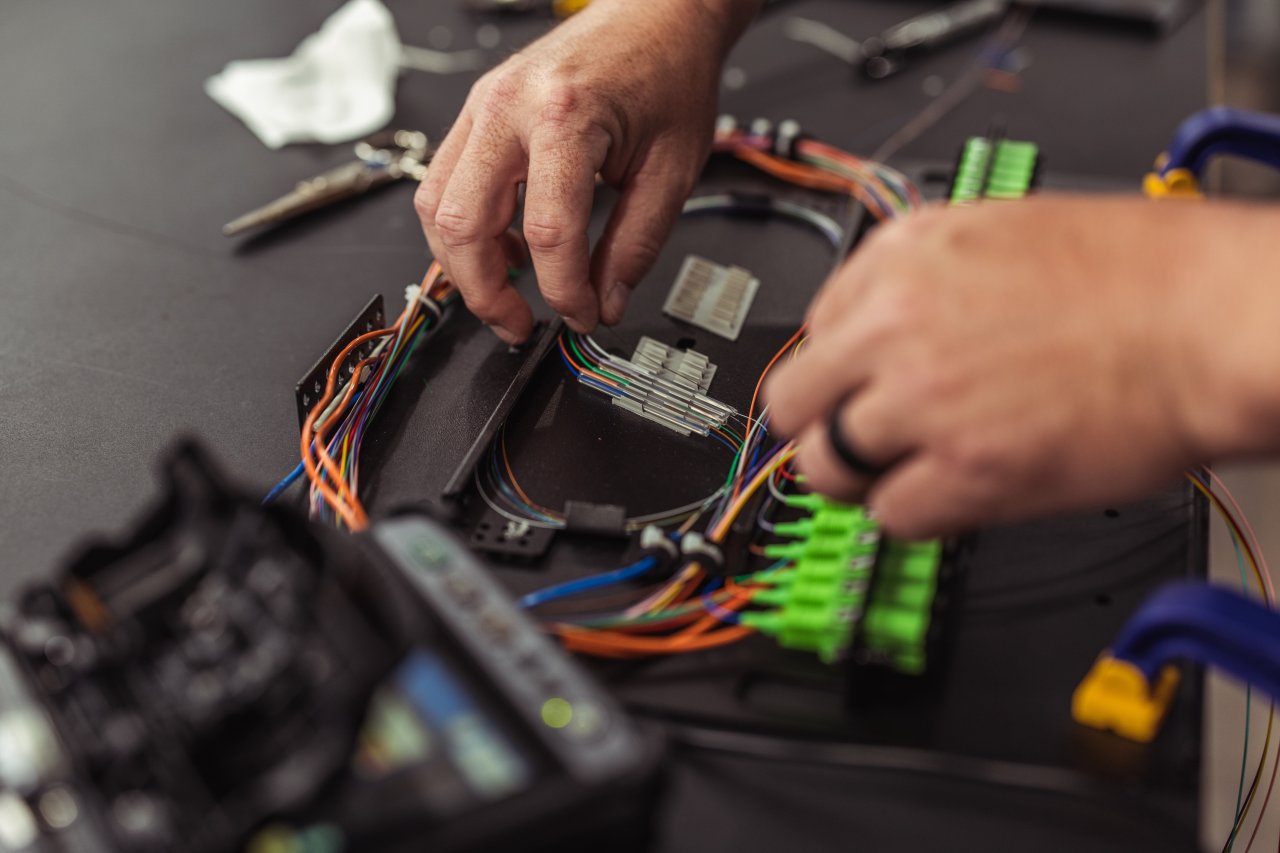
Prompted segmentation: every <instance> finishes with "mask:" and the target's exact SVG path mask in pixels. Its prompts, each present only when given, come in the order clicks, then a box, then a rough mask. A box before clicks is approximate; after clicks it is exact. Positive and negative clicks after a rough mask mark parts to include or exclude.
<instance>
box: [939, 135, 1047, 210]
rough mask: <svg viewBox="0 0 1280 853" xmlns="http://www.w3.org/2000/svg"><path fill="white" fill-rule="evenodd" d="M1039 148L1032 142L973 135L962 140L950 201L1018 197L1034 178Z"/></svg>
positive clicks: (959, 201) (1024, 192)
mask: <svg viewBox="0 0 1280 853" xmlns="http://www.w3.org/2000/svg"><path fill="white" fill-rule="evenodd" d="M1039 157H1040V148H1039V146H1037V145H1036V144H1035V143H1034V142H1017V141H1014V140H1010V139H1001V140H999V141H997V142H994V143H993V142H992V141H991V140H989V139H986V138H985V137H981V136H975V137H973V138H971V139H970V140H969V141H968V142H966V143H965V146H964V149H963V150H962V151H961V152H960V162H959V163H958V164H957V165H956V176H955V181H954V182H953V183H952V185H951V203H952V204H964V203H966V202H973V201H978V200H979V199H984V198H990V199H1016V198H1022V197H1023V196H1025V195H1026V194H1027V193H1028V192H1029V191H1030V190H1031V185H1032V183H1033V182H1034V181H1035V175H1036V165H1037V162H1038V160H1039Z"/></svg>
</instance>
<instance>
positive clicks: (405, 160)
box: [222, 130, 434, 237]
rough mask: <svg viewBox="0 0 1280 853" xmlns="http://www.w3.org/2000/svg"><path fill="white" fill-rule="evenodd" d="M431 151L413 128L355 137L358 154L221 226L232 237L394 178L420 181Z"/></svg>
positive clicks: (429, 160)
mask: <svg viewBox="0 0 1280 853" xmlns="http://www.w3.org/2000/svg"><path fill="white" fill-rule="evenodd" d="M433 153H434V151H433V150H432V148H431V145H430V143H429V142H428V141H427V135H426V134H425V133H420V132H418V131H416V130H397V131H392V132H388V133H381V134H378V135H376V136H373V137H370V138H369V139H366V140H363V141H361V142H357V143H356V146H355V154H356V159H355V160H353V161H352V162H350V163H346V164H344V165H341V166H338V167H337V168H335V169H330V170H329V171H327V172H324V173H322V174H319V175H316V176H315V177H314V178H308V179H307V180H305V181H301V182H299V183H298V185H297V186H296V187H294V188H293V190H292V191H291V192H288V193H286V194H285V195H282V196H281V197H280V198H278V199H276V200H275V201H273V202H270V203H269V204H266V205H263V206H262V207H259V208H258V209H257V210H251V211H249V212H248V213H246V214H244V215H243V216H239V217H236V218H235V219H233V220H231V221H230V222H228V223H227V224H226V225H224V226H222V233H223V234H225V235H226V236H228V237H234V236H235V235H236V234H239V233H241V232H242V231H247V230H249V229H250V228H257V227H259V226H261V225H270V224H274V223H277V222H283V221H285V220H286V219H292V218H294V217H295V216H299V215H301V214H303V213H308V212H310V211H313V210H317V209H319V208H322V207H327V206H328V205H331V204H334V203H336V202H339V201H342V200H344V199H348V198H354V197H356V196H360V195H364V194H365V193H367V192H369V191H370V190H372V189H374V188H375V187H380V186H383V185H384V184H389V183H392V182H394V181H399V180H412V181H421V180H422V179H423V178H424V177H426V174H427V165H428V164H429V163H430V162H431V155H432V154H433Z"/></svg>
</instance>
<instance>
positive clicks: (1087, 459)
mask: <svg viewBox="0 0 1280 853" xmlns="http://www.w3.org/2000/svg"><path fill="white" fill-rule="evenodd" d="M1277 225H1278V223H1277V213H1276V211H1275V210H1274V209H1268V208H1266V207H1263V206H1245V205H1227V204H1221V203H1209V202H1204V203H1181V202H1163V203H1161V202H1150V201H1146V200H1143V199H1138V198H1134V199H1122V198H1115V199H1107V198H1066V197H1058V198H1055V197H1051V196H1050V197H1043V198H1041V199H1038V200H1028V201H1025V202H1008V203H1000V202H993V203H989V204H984V205H981V206H976V207H971V208H963V209H957V208H951V209H947V208H934V209H928V210H925V211H921V212H918V213H914V214H912V215H910V216H908V217H906V218H905V219H903V220H901V221H899V222H893V223H889V224H887V225H884V226H881V228H880V229H879V230H878V231H877V232H876V233H873V234H872V235H871V236H870V237H869V238H868V240H867V241H866V244H865V245H864V246H863V247H861V248H860V249H859V250H858V251H857V252H856V253H855V255H854V256H853V258H852V259H851V260H850V261H849V262H848V263H847V264H846V265H845V266H844V267H843V269H841V270H840V271H839V272H837V273H836V274H835V275H834V276H833V277H832V279H831V280H830V281H829V282H828V283H827V284H826V286H825V287H824V289H823V290H822V292H821V293H820V294H819V295H818V298H817V299H816V301H815V302H814V304H813V306H812V307H811V308H810V312H809V321H810V340H809V341H808V342H807V343H806V344H805V347H804V349H803V350H802V351H801V352H800V354H799V355H798V356H797V358H796V359H795V360H794V361H793V362H791V363H789V364H785V365H784V366H782V367H780V368H778V369H777V370H775V371H774V373H773V375H772V376H771V377H770V380H769V382H768V384H767V386H766V394H765V397H766V400H767V401H768V403H769V406H770V418H771V422H772V425H773V427H774V428H775V429H776V430H777V431H778V432H779V433H781V434H783V435H789V436H796V437H798V438H799V443H800V451H799V455H798V457H797V466H798V468H799V470H800V472H801V473H803V474H805V475H806V476H807V477H808V480H809V484H810V486H811V487H812V488H814V489H815V490H817V491H821V492H825V493H828V494H831V495H834V496H837V497H841V498H846V499H863V498H865V500H866V502H867V503H868V505H869V507H870V508H871V509H872V510H873V511H874V512H875V513H876V514H877V515H878V517H879V518H880V520H881V522H882V523H883V525H884V526H885V528H886V530H888V531H889V532H891V533H894V534H896V535H900V536H906V537H921V536H931V535H938V534H947V533H953V532H958V531H960V530H963V529H966V528H969V527H973V526H976V525H978V524H986V523H992V522H1002V521H1010V520H1014V519H1021V518H1026V517H1029V516H1034V515H1042V514H1048V513H1052V512H1058V511H1064V510H1074V509H1083V508H1086V507H1100V506H1104V505H1106V503H1107V502H1111V501H1119V500H1125V499H1132V498H1137V497H1139V496H1142V495H1144V494H1146V493H1149V492H1151V491H1154V490H1155V489H1157V488H1160V487H1162V486H1164V485H1167V484H1169V483H1171V482H1173V481H1174V480H1176V478H1177V477H1178V476H1179V473H1180V472H1181V471H1183V470H1185V469H1186V468H1188V467H1190V466H1193V465H1196V464H1201V463H1206V462H1209V461H1211V460H1213V459H1217V458H1222V457H1226V456H1239V455H1247V454H1255V453H1257V452H1260V451H1274V450H1276V449H1280V448H1277V445H1278V444H1280V437H1278V436H1280V434H1278V432H1277V428H1278V427H1280V417H1277V414H1278V413H1280V389H1278V386H1280V382H1277V376H1276V374H1277V373H1278V372H1280V371H1277V365H1280V344H1277V340H1280V335H1276V334H1275V333H1274V331H1273V328H1272V327H1273V326H1274V323H1275V318H1276V317H1277V316H1280V305H1278V304H1277V303H1278V301H1280V300H1278V299H1277V297H1276V292H1277V290H1278V289H1277V288H1276V287H1275V285H1274V282H1273V281H1272V280H1271V279H1272V277H1273V275H1274V270H1275V269H1277V268H1280V263H1278V262H1280V258H1278V257H1277V255H1278V254H1280V253H1278V252H1277V249H1276V248H1275V246H1276V243H1277V241H1276V240H1275V238H1274V234H1275V233H1277V231H1276V230H1275V229H1276V228H1277ZM837 407H838V408H839V412H838V417H839V426H840V431H841V435H842V436H843V437H844V439H845V441H846V443H847V444H849V445H851V446H852V448H853V449H854V451H855V452H856V453H857V454H858V455H859V456H860V457H862V458H864V459H865V460H866V461H869V462H871V463H873V464H875V465H877V466H882V467H883V468H884V472H883V474H881V475H880V476H877V477H875V478H874V479H873V480H868V479H867V478H865V477H860V476H857V475H855V474H853V473H852V472H851V471H850V470H849V469H848V468H847V467H846V466H845V465H844V464H842V462H841V461H840V460H839V459H838V457H837V456H836V454H835V451H834V450H833V448H832V445H831V443H830V441H829V439H828V435H829V431H828V430H829V427H828V425H829V418H830V416H831V413H832V411H833V409H836V408H837Z"/></svg>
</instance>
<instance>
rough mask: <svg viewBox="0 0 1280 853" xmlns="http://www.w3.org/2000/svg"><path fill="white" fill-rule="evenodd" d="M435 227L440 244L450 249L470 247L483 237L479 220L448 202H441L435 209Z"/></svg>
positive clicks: (472, 214)
mask: <svg viewBox="0 0 1280 853" xmlns="http://www.w3.org/2000/svg"><path fill="white" fill-rule="evenodd" d="M435 227H436V230H437V231H438V232H439V233H440V240H441V242H442V243H444V245H445V246H447V247H449V248H450V249H457V248H460V247H462V246H467V245H470V244H471V243H474V242H475V241H476V240H478V239H480V237H481V236H483V234H482V228H481V224H480V220H479V219H478V218H477V217H476V216H475V214H474V213H472V212H469V211H467V210H464V209H463V208H461V207H459V206H457V205H455V204H450V203H448V202H441V203H440V204H439V206H438V207H437V209H436V211H435Z"/></svg>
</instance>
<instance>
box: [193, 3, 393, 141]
mask: <svg viewBox="0 0 1280 853" xmlns="http://www.w3.org/2000/svg"><path fill="white" fill-rule="evenodd" d="M400 54H401V47H400V36H399V34H398V33H397V32H396V25H395V21H394V20H393V19H392V17H391V13H390V12H389V11H388V10H387V7H386V6H384V5H382V3H381V0H349V2H347V3H346V4H345V5H343V6H342V8H340V9H339V10H338V11H336V12H334V13H333V14H332V15H330V16H329V18H328V20H326V21H325V22H324V25H323V26H322V27H321V28H320V31H319V32H318V33H315V34H313V35H310V36H308V37H307V38H306V39H305V40H304V41H303V42H302V44H300V45H298V48H297V50H295V51H294V52H293V55H292V56H289V57H287V58H284V59H249V60H241V61H236V62H231V63H229V64H228V65H227V67H226V68H225V69H223V71H222V73H220V74H217V75H215V76H213V77H210V78H209V79H208V80H207V81H206V82H205V87H204V89H205V92H207V93H208V95H209V97H211V98H213V99H214V100H215V101H217V102H218V103H219V104H221V105H222V106H223V107H224V108H226V109H227V110H228V111H229V112H231V113H232V114H234V115H235V116H236V117H238V118H239V119H240V120H241V121H243V122H244V123H245V124H246V125H248V127H249V129H250V130H251V131H253V132H254V134H256V135H257V137H258V138H259V139H261V140H262V142H263V143H264V144H265V145H266V146H267V147H268V148H279V147H281V146H282V145H287V144H289V143H291V142H323V143H327V144H333V143H338V142H349V141H351V140H353V139H359V138H360V137H363V136H367V135H368V134H370V133H373V132H374V131H376V130H379V129H381V128H383V127H385V126H386V124H387V123H388V122H389V121H391V117H392V115H393V114H394V112H395V86H396V77H397V75H398V74H399V71H400Z"/></svg>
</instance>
